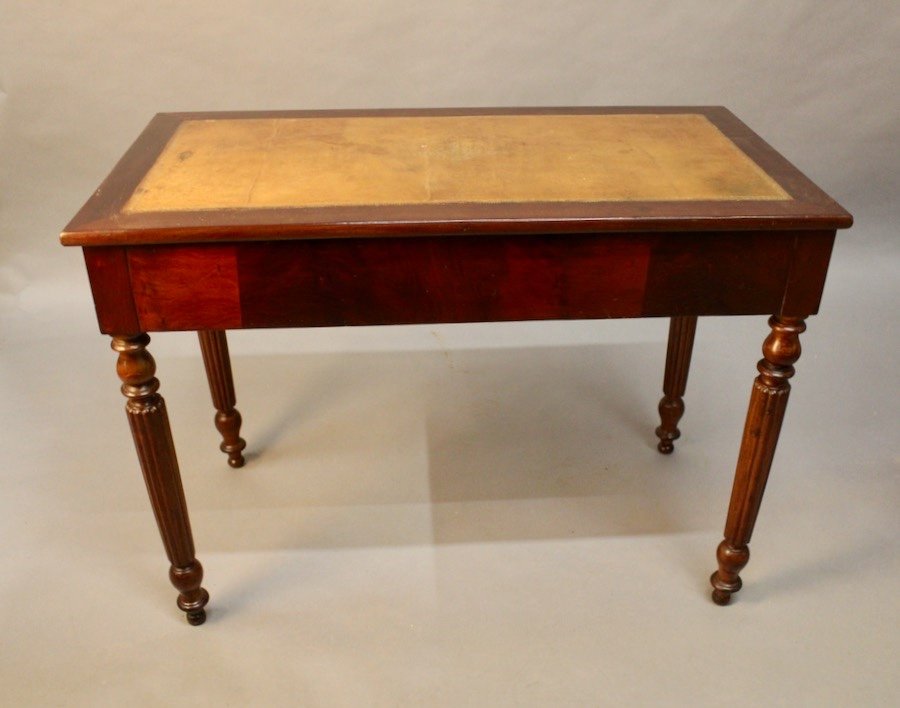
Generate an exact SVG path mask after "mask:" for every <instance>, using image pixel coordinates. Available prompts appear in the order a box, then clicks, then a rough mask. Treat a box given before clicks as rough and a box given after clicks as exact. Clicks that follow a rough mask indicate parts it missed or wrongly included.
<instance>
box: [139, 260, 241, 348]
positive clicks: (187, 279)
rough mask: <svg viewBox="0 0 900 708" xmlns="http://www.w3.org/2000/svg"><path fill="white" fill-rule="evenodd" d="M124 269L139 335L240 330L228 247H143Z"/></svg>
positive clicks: (234, 270)
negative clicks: (131, 289)
mask: <svg viewBox="0 0 900 708" xmlns="http://www.w3.org/2000/svg"><path fill="white" fill-rule="evenodd" d="M128 263H129V267H130V270H131V281H132V287H133V291H134V301H135V304H136V306H137V313H138V318H139V319H140V323H141V328H142V330H143V331H145V332H153V331H164V330H185V329H236V328H238V327H240V326H241V324H242V323H241V305H240V295H239V292H238V279H237V258H236V255H235V247H234V246H227V245H209V246H177V247H172V246H143V247H139V248H132V249H129V252H128Z"/></svg>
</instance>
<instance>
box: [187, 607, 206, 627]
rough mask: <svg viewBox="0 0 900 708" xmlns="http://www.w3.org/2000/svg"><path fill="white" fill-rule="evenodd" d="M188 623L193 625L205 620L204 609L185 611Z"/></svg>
mask: <svg viewBox="0 0 900 708" xmlns="http://www.w3.org/2000/svg"><path fill="white" fill-rule="evenodd" d="M187 621H188V624H190V625H193V626H194V627H196V626H198V625H201V624H203V623H204V622H206V610H195V611H193V612H188V613H187Z"/></svg>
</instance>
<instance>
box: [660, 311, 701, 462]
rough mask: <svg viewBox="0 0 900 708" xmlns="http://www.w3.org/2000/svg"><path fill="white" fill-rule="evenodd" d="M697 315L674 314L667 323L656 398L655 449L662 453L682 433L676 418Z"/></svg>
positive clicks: (668, 450) (681, 408) (680, 412)
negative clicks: (662, 371) (662, 375)
mask: <svg viewBox="0 0 900 708" xmlns="http://www.w3.org/2000/svg"><path fill="white" fill-rule="evenodd" d="M696 329H697V318H696V317H673V318H672V319H671V321H670V323H669V346H668V350H667V351H666V374H665V378H664V379H663V394H664V395H663V397H662V399H661V400H660V402H659V417H660V420H661V424H660V426H659V427H658V428H657V429H656V437H658V438H659V445H657V449H658V450H659V451H660V452H661V453H663V454H664V455H668V454H670V453H671V452H672V451H673V450H674V449H675V445H674V442H675V441H676V440H677V439H678V438H679V437H680V436H681V431H680V430H678V421H679V420H681V416H682V415H684V399H683V398H682V396H684V391H685V387H686V386H687V377H688V370H689V369H690V368H691V351H692V350H693V348H694V332H695V331H696Z"/></svg>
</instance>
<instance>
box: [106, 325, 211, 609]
mask: <svg viewBox="0 0 900 708" xmlns="http://www.w3.org/2000/svg"><path fill="white" fill-rule="evenodd" d="M149 342H150V337H148V336H147V335H146V334H138V335H134V336H115V337H113V338H112V348H113V349H114V350H115V351H117V352H119V359H118V362H117V364H116V371H117V373H118V374H119V378H120V379H121V380H122V393H123V394H124V395H125V397H126V398H127V399H128V402H127V403H126V404H125V411H126V412H127V414H128V423H129V424H130V425H131V434H132V436H133V437H134V444H135V447H136V448H137V454H138V459H139V460H140V463H141V470H142V471H143V473H144V481H145V482H146V484H147V492H148V494H149V495H150V503H151V504H152V506H153V513H154V515H155V516H156V523H157V525H158V526H159V532H160V535H161V536H162V540H163V545H164V546H165V549H166V555H167V556H168V557H169V562H170V563H171V567H170V569H169V579H170V580H171V581H172V585H174V586H175V588H176V589H177V590H178V592H179V595H178V607H179V608H180V609H181V610H183V611H184V612H186V613H187V620H188V622H190V623H191V624H195V625H196V624H203V622H204V621H205V620H206V611H205V610H204V609H203V608H204V606H205V605H206V603H207V602H208V601H209V595H208V594H207V592H206V590H204V589H203V588H202V587H201V586H200V582H201V581H202V579H203V567H202V566H201V565H200V562H199V561H198V560H197V559H196V558H195V557H194V540H193V538H192V536H191V524H190V520H189V519H188V511H187V504H186V503H185V500H184V490H183V488H182V486H181V475H180V473H179V471H178V460H177V459H176V458H175V445H174V444H173V442H172V431H171V430H170V429H169V417H168V415H167V414H166V406H165V401H163V399H162V396H160V395H159V393H157V390H158V389H159V381H158V380H157V378H156V377H155V376H154V374H155V373H156V363H155V362H154V361H153V357H152V356H151V355H150V352H148V351H147V348H146V347H147V344H148V343H149Z"/></svg>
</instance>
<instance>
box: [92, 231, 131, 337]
mask: <svg viewBox="0 0 900 708" xmlns="http://www.w3.org/2000/svg"><path fill="white" fill-rule="evenodd" d="M82 251H83V253H84V263H85V265H86V266H87V272H88V279H89V280H90V283H91V293H92V294H93V296H94V308H95V309H96V311H97V322H98V323H99V325H100V331H101V332H102V333H103V334H118V335H128V334H137V333H138V332H140V331H141V326H140V323H139V322H138V316H137V310H136V309H135V305H134V298H133V296H132V288H131V275H130V273H129V270H128V256H127V250H126V249H125V248H122V247H120V246H91V247H85V248H83V249H82Z"/></svg>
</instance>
